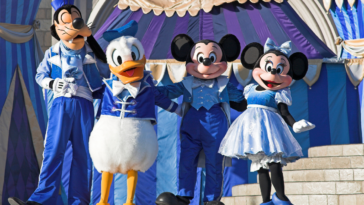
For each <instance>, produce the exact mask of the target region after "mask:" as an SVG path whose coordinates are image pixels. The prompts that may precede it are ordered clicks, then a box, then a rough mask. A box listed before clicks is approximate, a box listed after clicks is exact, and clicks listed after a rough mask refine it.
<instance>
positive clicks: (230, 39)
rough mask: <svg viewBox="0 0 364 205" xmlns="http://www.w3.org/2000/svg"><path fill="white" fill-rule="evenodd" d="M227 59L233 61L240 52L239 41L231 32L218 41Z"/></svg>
mask: <svg viewBox="0 0 364 205" xmlns="http://www.w3.org/2000/svg"><path fill="white" fill-rule="evenodd" d="M219 45H220V47H221V49H222V50H223V52H224V54H225V56H226V60H227V61H229V62H230V61H234V60H236V59H237V58H238V57H239V54H240V49H241V48H240V42H239V40H238V38H236V36H234V35H233V34H227V35H225V36H224V37H222V39H221V40H220V42H219Z"/></svg>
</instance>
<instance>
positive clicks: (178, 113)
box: [174, 105, 182, 117]
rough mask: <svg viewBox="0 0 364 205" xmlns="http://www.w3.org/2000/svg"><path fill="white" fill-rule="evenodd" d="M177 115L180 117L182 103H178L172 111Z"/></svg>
mask: <svg viewBox="0 0 364 205" xmlns="http://www.w3.org/2000/svg"><path fill="white" fill-rule="evenodd" d="M174 113H176V114H177V115H178V116H180V117H182V105H178V107H177V108H176V110H175V111H174Z"/></svg>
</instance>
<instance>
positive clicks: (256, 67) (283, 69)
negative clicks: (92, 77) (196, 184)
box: [219, 38, 315, 205]
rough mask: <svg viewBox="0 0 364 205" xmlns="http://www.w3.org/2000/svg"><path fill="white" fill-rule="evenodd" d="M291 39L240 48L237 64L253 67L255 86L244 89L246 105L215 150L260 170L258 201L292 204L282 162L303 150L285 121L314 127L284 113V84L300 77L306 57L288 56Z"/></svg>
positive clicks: (286, 101)
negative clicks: (285, 182)
mask: <svg viewBox="0 0 364 205" xmlns="http://www.w3.org/2000/svg"><path fill="white" fill-rule="evenodd" d="M290 43H291V42H290V41H289V42H286V43H284V44H283V45H282V46H281V47H278V46H276V45H275V44H274V42H273V41H272V40H271V39H269V38H268V40H267V42H266V44H265V47H264V53H263V46H261V45H260V44H259V43H251V44H249V45H247V46H246V47H245V48H244V50H243V52H242V54H241V63H242V64H243V66H244V67H245V68H247V69H253V74H252V75H253V78H254V80H255V81H256V82H257V83H258V84H249V85H247V86H246V87H245V88H244V96H245V98H246V100H247V103H248V106H247V107H248V108H247V110H246V111H245V112H243V113H242V114H241V115H240V116H239V117H238V118H237V119H236V120H235V121H234V123H233V124H232V125H231V127H230V128H229V131H228V132H227V134H226V136H225V137H224V139H223V140H222V142H221V145H220V149H219V153H221V154H222V155H225V156H229V157H237V158H240V159H250V160H252V164H251V168H250V170H251V171H252V172H253V171H258V174H259V184H260V190H261V193H262V197H263V203H262V204H261V205H273V204H274V205H291V204H292V203H291V202H290V201H289V200H288V198H287V197H286V195H285V193H284V180H283V173H282V166H284V165H287V163H291V162H294V161H296V160H298V159H299V158H300V157H301V156H303V154H302V148H301V146H300V145H299V144H298V142H297V141H296V139H295V138H294V137H293V135H292V133H291V132H290V130H289V128H288V126H287V124H288V125H290V126H291V127H292V128H293V131H294V132H296V133H300V132H303V131H308V130H311V129H313V128H314V127H315V125H313V124H311V123H310V122H308V121H306V120H301V121H298V122H296V121H295V120H294V119H293V117H292V116H291V114H290V113H289V111H288V106H289V105H291V104H292V98H291V92H290V90H289V89H288V88H287V87H288V86H289V85H290V84H291V82H292V79H294V80H300V79H302V78H303V77H304V76H305V75H306V72H307V70H308V60H307V57H306V56H305V55H304V54H303V53H294V54H292V55H289V54H290V52H291V45H290ZM245 109H246V108H245ZM269 170H270V171H271V179H272V183H273V186H274V188H275V189H276V193H275V194H274V195H273V200H271V199H270V193H271V179H270V177H269Z"/></svg>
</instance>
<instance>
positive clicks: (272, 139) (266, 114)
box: [219, 84, 303, 172]
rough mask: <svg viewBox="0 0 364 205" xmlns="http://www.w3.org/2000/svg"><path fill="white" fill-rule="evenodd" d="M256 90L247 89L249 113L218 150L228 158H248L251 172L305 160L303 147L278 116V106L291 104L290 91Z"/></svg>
mask: <svg viewBox="0 0 364 205" xmlns="http://www.w3.org/2000/svg"><path fill="white" fill-rule="evenodd" d="M257 86H258V85H254V84H250V85H248V86H246V87H245V89H244V96H245V98H246V99H247V102H248V109H247V110H246V111H245V112H243V113H242V114H241V115H240V116H239V117H238V118H237V119H236V120H235V121H234V123H233V124H232V125H231V127H230V128H229V131H228V132H227V134H226V136H225V138H224V140H223V141H222V142H221V147H220V150H219V153H221V154H222V155H225V156H230V157H238V158H249V159H250V160H252V164H251V171H252V172H253V171H257V170H259V169H260V168H264V169H268V163H272V162H274V163H280V164H282V165H286V164H287V163H289V162H294V161H296V160H297V159H299V158H300V157H301V156H303V154H302V148H301V146H300V145H299V143H298V142H297V140H296V139H295V138H294V137H293V135H292V134H291V131H290V130H289V128H288V126H287V123H286V122H285V121H284V120H283V118H282V117H281V116H280V114H278V108H277V105H278V104H279V103H284V104H287V105H291V104H292V99H291V92H290V90H289V89H288V88H284V89H281V90H276V91H272V90H264V91H257V90H256V87H257Z"/></svg>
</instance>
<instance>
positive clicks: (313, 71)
mask: <svg viewBox="0 0 364 205" xmlns="http://www.w3.org/2000/svg"><path fill="white" fill-rule="evenodd" d="M308 64H309V66H308V71H307V73H306V76H305V77H304V78H303V80H304V81H305V82H306V83H307V85H308V86H310V89H311V86H312V85H313V84H315V83H316V82H317V80H318V79H319V77H320V73H321V67H322V59H309V60H308Z"/></svg>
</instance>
